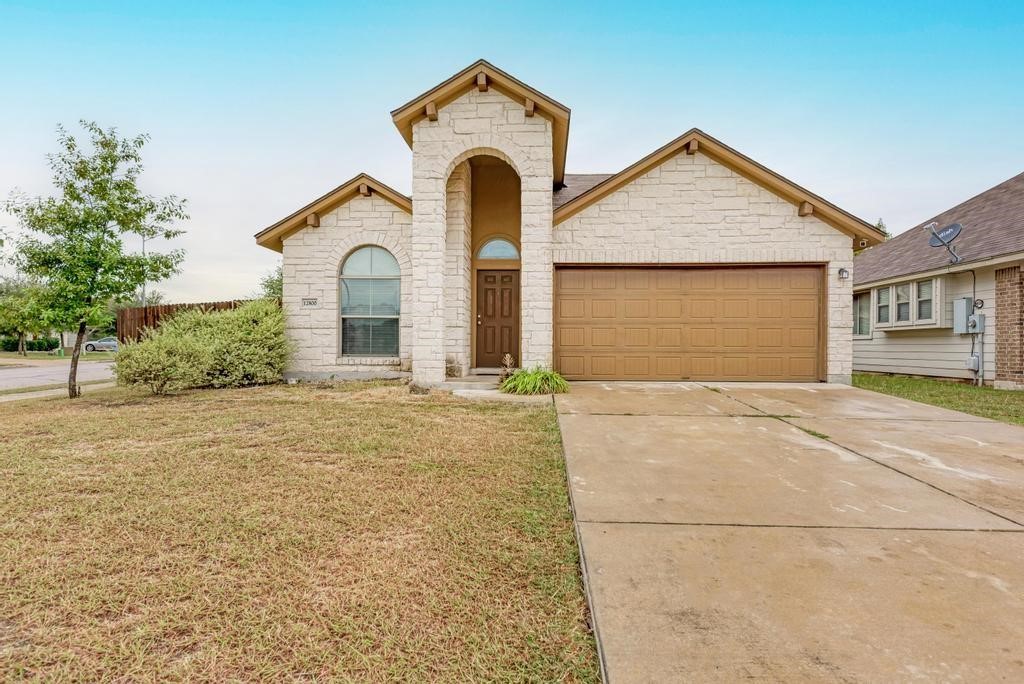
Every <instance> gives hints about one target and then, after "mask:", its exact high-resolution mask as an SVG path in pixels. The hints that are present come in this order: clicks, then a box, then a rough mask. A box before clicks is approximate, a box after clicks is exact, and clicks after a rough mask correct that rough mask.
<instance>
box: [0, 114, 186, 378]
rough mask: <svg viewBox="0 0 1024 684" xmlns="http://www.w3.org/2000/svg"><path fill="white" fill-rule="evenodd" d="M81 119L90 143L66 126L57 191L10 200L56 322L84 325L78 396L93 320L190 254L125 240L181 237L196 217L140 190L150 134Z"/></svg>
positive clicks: (24, 268)
mask: <svg viewBox="0 0 1024 684" xmlns="http://www.w3.org/2000/svg"><path fill="white" fill-rule="evenodd" d="M81 125H82V127H83V128H84V129H85V131H86V132H87V133H88V135H89V143H90V149H82V147H81V146H80V145H79V142H78V141H77V140H76V139H75V137H74V136H73V135H72V134H70V133H69V132H68V131H67V130H65V129H64V128H63V127H58V129H57V140H58V143H59V151H58V152H57V153H56V154H51V155H48V156H47V159H48V161H49V163H50V168H51V170H52V173H53V184H54V186H55V187H56V189H57V195H56V196H55V197H46V198H42V197H40V198H33V199H28V198H25V197H22V196H12V198H11V199H10V200H8V202H7V204H6V209H7V211H8V212H10V213H11V214H13V215H14V216H16V217H17V218H18V221H19V223H20V224H21V226H22V228H24V229H26V230H27V231H28V232H29V233H30V235H29V236H28V237H25V238H23V239H21V240H20V241H19V243H18V245H17V249H16V252H15V257H14V258H15V263H16V264H17V266H18V267H19V270H20V271H21V272H23V273H25V274H27V275H29V276H33V277H37V278H40V279H42V280H43V281H45V283H46V285H47V290H48V292H49V293H50V294H51V295H52V296H51V297H49V302H48V304H49V313H50V316H51V322H52V323H53V325H54V326H57V327H61V328H64V329H76V330H77V335H76V337H75V346H74V351H73V353H72V355H71V371H70V374H69V375H68V396H69V397H71V398H74V397H77V396H79V395H80V394H81V389H80V388H79V386H78V359H79V356H80V355H81V350H82V343H83V342H84V341H85V335H86V331H87V329H88V328H89V326H90V325H93V324H95V323H97V321H98V320H100V319H102V318H104V317H105V316H106V315H107V307H108V305H109V303H110V302H111V301H114V302H120V301H124V300H125V299H130V298H131V297H132V296H133V295H134V294H135V292H136V291H137V290H139V289H140V288H141V287H142V284H143V283H145V282H147V281H159V280H163V279H164V278H167V277H168V276H170V275H171V274H173V273H175V272H177V269H178V266H179V264H180V263H181V261H182V259H183V258H184V254H183V252H182V251H181V250H172V251H169V252H167V253H164V254H161V253H157V252H152V251H147V253H146V254H137V253H129V252H127V251H126V250H125V246H124V242H123V239H124V238H125V237H129V236H134V237H137V238H141V239H144V240H146V241H147V242H151V241H153V240H156V239H159V238H163V239H168V238H173V237H175V236H177V235H180V234H181V232H182V231H180V230H176V229H173V228H172V226H173V224H174V222H175V221H178V220H184V219H187V218H188V215H187V214H186V213H185V202H184V200H180V199H178V198H177V197H175V196H173V195H171V196H168V197H163V198H155V197H152V196H150V195H144V194H143V193H142V192H141V191H140V190H139V188H138V179H139V175H140V174H141V173H142V168H143V167H142V148H143V146H144V145H145V144H146V142H147V141H148V140H149V136H147V135H138V136H136V137H134V138H121V137H119V136H118V134H117V130H116V129H114V128H110V129H106V130H105V129H103V128H101V127H100V126H99V125H97V124H95V123H93V122H89V121H82V122H81Z"/></svg>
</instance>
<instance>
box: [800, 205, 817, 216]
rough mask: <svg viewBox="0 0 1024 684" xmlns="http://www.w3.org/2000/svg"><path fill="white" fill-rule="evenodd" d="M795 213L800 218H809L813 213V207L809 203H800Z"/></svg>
mask: <svg viewBox="0 0 1024 684" xmlns="http://www.w3.org/2000/svg"><path fill="white" fill-rule="evenodd" d="M796 213H797V214H798V215H800V216H810V215H811V214H813V213H814V205H813V204H811V203H810V202H801V203H800V207H799V208H798V209H797V211H796Z"/></svg>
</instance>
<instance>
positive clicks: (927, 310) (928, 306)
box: [917, 280, 935, 321]
mask: <svg viewBox="0 0 1024 684" xmlns="http://www.w3.org/2000/svg"><path fill="white" fill-rule="evenodd" d="M934 288H935V284H934V282H933V281H931V280H922V281H920V282H918V283H917V320H919V321H930V320H932V318H934V313H933V309H934V307H933V305H932V292H933V291H934Z"/></svg>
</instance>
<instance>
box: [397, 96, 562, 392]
mask: <svg viewBox="0 0 1024 684" xmlns="http://www.w3.org/2000/svg"><path fill="white" fill-rule="evenodd" d="M477 154H489V155H492V156H495V157H498V158H500V159H502V160H504V161H506V162H508V163H509V164H510V165H511V166H512V168H513V169H515V170H516V173H518V174H519V177H520V180H521V185H522V234H521V256H522V260H521V263H522V272H521V307H522V329H521V344H522V351H523V353H522V356H523V364H524V365H535V364H543V365H550V364H551V351H552V338H551V335H552V328H551V326H552V294H553V293H552V288H553V282H554V280H553V273H552V266H551V190H552V173H553V171H552V126H551V122H550V121H549V120H548V119H546V118H545V117H544V116H542V115H540V114H537V115H535V116H533V117H527V116H526V115H525V112H524V109H523V106H522V105H521V104H519V103H517V102H515V101H513V100H511V99H510V98H508V97H506V96H505V95H502V94H501V93H499V92H498V91H497V90H496V89H495V88H490V89H488V90H487V91H485V92H480V91H478V90H475V89H474V90H471V91H469V92H467V93H466V94H464V95H462V96H461V97H459V98H457V99H455V100H454V101H452V102H450V103H448V104H447V105H445V106H443V107H441V108H440V110H439V111H438V116H437V121H430V120H428V119H423V120H421V121H419V122H417V123H416V124H415V125H414V126H413V163H412V166H413V178H412V196H413V222H412V238H411V246H410V257H411V258H412V288H413V302H412V325H413V331H414V333H413V347H412V361H413V379H414V380H415V381H417V382H420V383H427V384H430V383H437V382H442V381H443V380H444V376H445V351H446V350H445V346H446V345H445V343H446V339H447V338H446V333H445V329H444V328H445V310H446V304H445V290H446V288H445V281H446V276H447V275H450V276H452V277H453V278H458V273H448V272H447V271H446V270H445V269H446V266H448V265H450V264H451V263H452V262H451V261H450V260H448V259H446V255H447V251H446V249H445V242H446V237H447V236H446V232H447V229H448V225H449V224H448V221H447V217H446V212H447V209H448V206H447V204H448V203H447V200H446V190H447V187H448V178H449V176H450V174H451V173H452V172H453V171H454V170H455V169H456V168H457V167H458V166H459V165H460V164H461V163H462V162H464V161H465V160H467V159H469V158H470V157H472V156H475V155H477ZM446 262H447V263H446ZM456 263H457V262H456Z"/></svg>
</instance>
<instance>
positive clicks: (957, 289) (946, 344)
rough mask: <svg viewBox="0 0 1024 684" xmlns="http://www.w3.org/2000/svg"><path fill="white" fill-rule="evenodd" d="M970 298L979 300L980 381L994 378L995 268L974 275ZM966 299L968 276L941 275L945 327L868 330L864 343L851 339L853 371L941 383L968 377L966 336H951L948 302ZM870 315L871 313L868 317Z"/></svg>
mask: <svg viewBox="0 0 1024 684" xmlns="http://www.w3.org/2000/svg"><path fill="white" fill-rule="evenodd" d="M976 273H977V279H978V281H977V288H976V291H974V292H973V295H974V296H975V297H976V298H978V299H983V300H985V308H984V309H983V310H982V311H981V313H984V314H985V318H986V320H985V330H986V334H985V341H984V355H985V379H986V380H989V381H990V380H992V379H993V378H994V377H995V360H996V358H995V357H996V355H995V351H996V346H995V323H996V315H997V312H996V296H995V269H994V268H985V269H978V270H977V272H976ZM970 296H972V280H971V274H970V273H957V274H953V275H947V276H943V286H942V298H943V307H944V311H943V313H944V318H943V321H944V323H945V324H946V325H947V326H948V327H944V328H937V329H935V328H933V329H927V330H895V331H886V332H883V331H881V330H876V329H874V328H872V331H871V337H870V339H854V341H853V369H854V370H856V371H870V372H876V373H909V374H912V375H929V376H935V377H947V378H971V377H973V374H972V373H971V372H970V371H969V370H967V368H966V366H965V362H966V360H967V357H969V356H970V354H971V336H970V335H956V334H954V333H953V328H952V323H953V300H954V299H958V298H960V297H970ZM872 316H874V312H872Z"/></svg>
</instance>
